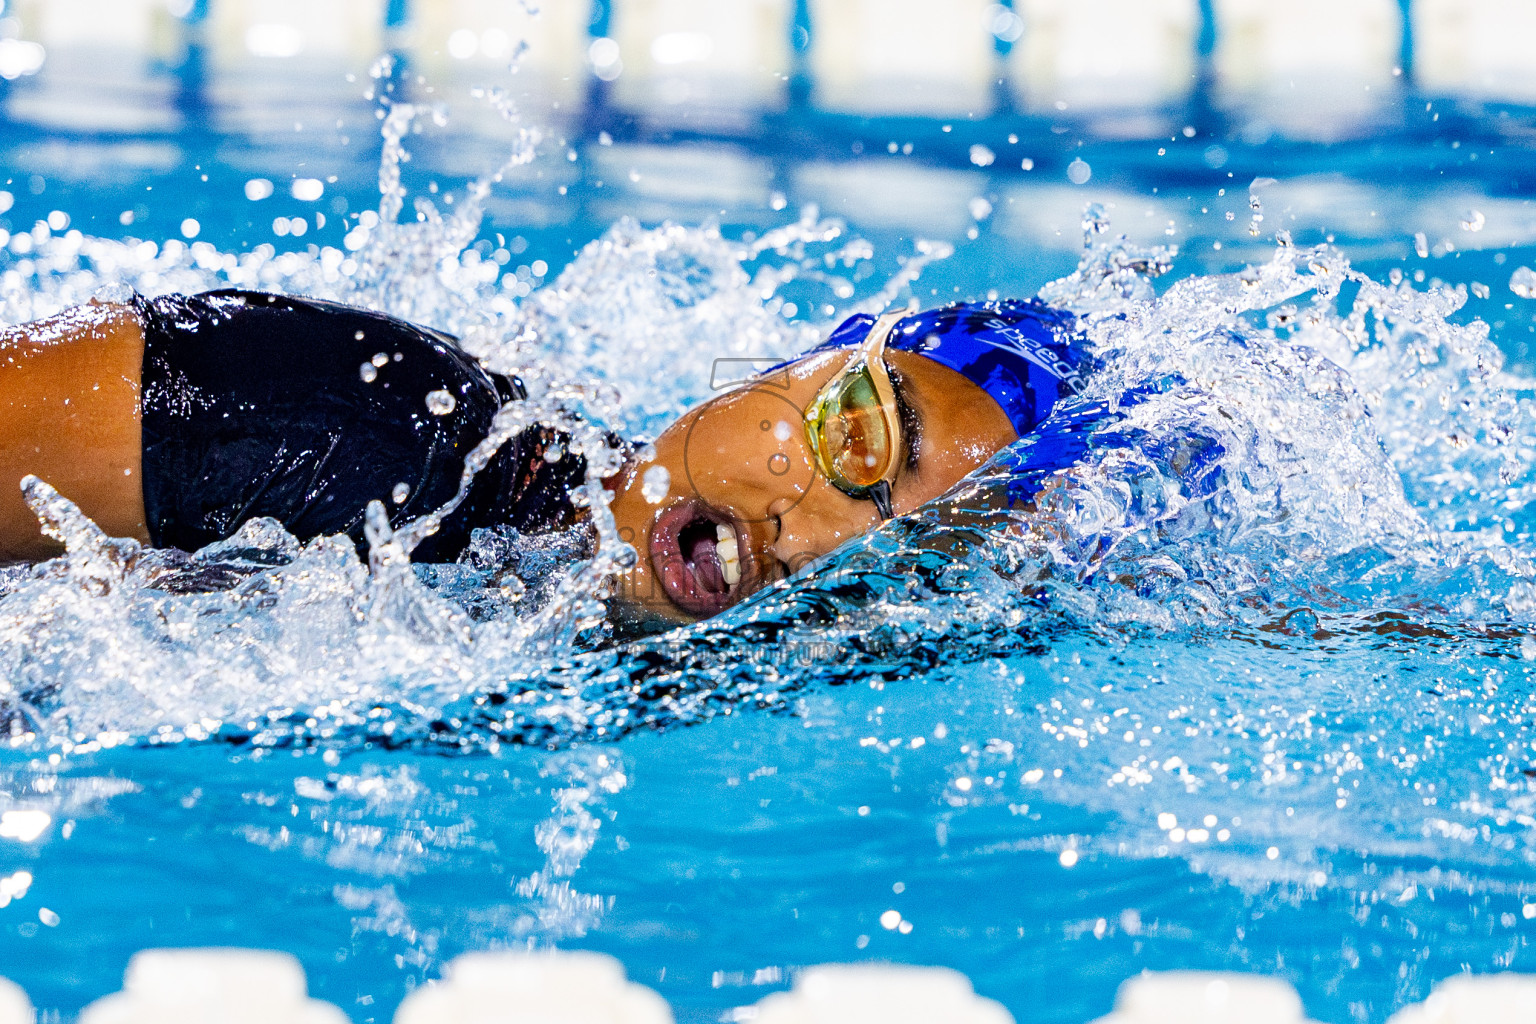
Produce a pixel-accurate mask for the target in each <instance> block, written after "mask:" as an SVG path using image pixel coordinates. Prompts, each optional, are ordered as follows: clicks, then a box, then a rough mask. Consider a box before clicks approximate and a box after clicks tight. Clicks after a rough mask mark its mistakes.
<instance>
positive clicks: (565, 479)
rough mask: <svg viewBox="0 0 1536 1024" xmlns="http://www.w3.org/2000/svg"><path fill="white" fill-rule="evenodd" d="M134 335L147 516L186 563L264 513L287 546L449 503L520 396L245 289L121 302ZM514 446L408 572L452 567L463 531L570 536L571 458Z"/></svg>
mask: <svg viewBox="0 0 1536 1024" xmlns="http://www.w3.org/2000/svg"><path fill="white" fill-rule="evenodd" d="M134 306H135V308H136V310H137V311H138V313H139V317H140V320H141V322H142V324H143V326H144V365H143V375H142V381H143V392H142V398H141V404H142V409H143V445H144V469H143V473H144V477H143V479H144V509H145V516H146V519H147V525H148V527H149V536H150V539H151V540H152V541H153V542H154V544H155V545H156V546H159V547H178V548H182V549H184V550H187V551H192V550H196V549H197V548H199V547H202V546H203V545H205V544H209V543H212V542H213V541H216V540H220V539H222V538H225V537H228V536H229V535H230V534H232V533H233V532H234V531H235V530H237V529H238V528H239V527H240V525H241V524H242V523H244V522H246V521H247V520H249V519H254V518H257V517H259V516H270V517H271V518H273V519H276V520H278V521H279V522H281V523H282V524H283V526H284V527H285V528H286V529H287V530H288V531H289V532H291V533H293V534H294V535H296V536H298V537H299V538H301V539H306V540H307V539H309V538H311V537H316V536H320V535H322V534H336V533H345V534H348V535H350V536H351V537H352V538H353V539H354V540H355V541H356V542H357V543H358V545H359V548H360V549H363V548H364V546H365V544H364V540H363V529H362V524H363V512H364V509H365V508H366V506H367V504H368V502H370V501H373V500H378V501H382V502H383V503H384V505H385V507H386V508H387V509H389V513H390V521H391V522H392V523H395V524H396V525H398V524H400V523H403V522H405V521H407V520H409V519H413V518H415V517H417V516H420V515H424V514H426V513H428V512H431V511H432V510H434V509H436V508H438V507H440V506H441V505H443V504H444V503H445V502H447V501H448V500H449V499H450V498H452V497H453V495H454V494H455V493H456V492H457V490H458V486H459V477H460V474H461V472H462V470H463V463H464V457H465V456H466V455H468V454H469V452H470V450H471V449H473V448H474V447H475V445H476V444H478V443H479V442H480V441H482V440H483V439H484V438H485V436H486V434H487V433H488V432H489V431H490V428H491V420H492V418H493V417H494V416H495V414H496V410H497V409H498V408H500V406H501V405H502V404H503V403H505V402H507V401H510V400H513V399H518V398H524V397H526V392H525V391H524V390H523V385H522V382H521V381H519V380H518V379H517V378H515V377H503V376H499V375H497V374H492V373H489V372H487V371H486V370H485V369H483V368H482V367H481V366H480V365H479V364H478V363H477V362H476V361H475V360H474V358H473V357H471V356H469V355H468V354H466V353H465V352H464V351H463V350H461V349H460V348H459V347H458V346H457V345H456V344H455V342H454V340H453V339H452V338H450V337H448V336H447V335H444V334H439V333H436V332H434V331H429V330H425V329H423V328H420V327H416V326H413V325H411V324H408V323H406V322H404V321H402V320H397V319H395V318H393V317H389V316H385V315H383V314H380V313H374V312H370V311H367V310H362V309H355V308H352V307H350V306H343V305H340V304H337V303H332V302H318V301H315V300H309V299H293V298H288V297H285V296H279V295H262V294H257V293H252V292H243V291H234V290H230V291H215V292H207V293H204V294H202V295H192V296H187V295H166V296H161V297H159V298H155V299H145V298H143V297H135V300H134ZM561 440H563V439H562V438H560V437H559V436H558V435H556V434H555V433H554V432H552V431H525V432H524V433H522V434H520V435H518V436H516V437H514V438H513V439H512V440H510V441H508V442H507V443H506V444H504V445H503V446H502V448H501V450H500V451H499V452H498V453H497V455H496V457H495V458H494V459H492V460H491V463H490V464H489V465H488V466H487V467H486V468H485V470H484V471H482V472H481V473H479V474H478V475H477V476H476V477H475V481H474V484H473V486H472V487H471V489H470V493H469V495H468V497H467V499H466V500H465V502H464V503H463V505H461V506H460V507H459V508H458V509H457V510H456V511H455V512H454V513H453V514H452V515H450V516H449V517H448V518H447V520H446V521H445V522H444V523H443V526H442V529H441V530H439V531H438V533H437V534H436V535H434V536H433V537H430V538H428V539H427V540H426V541H424V542H423V543H422V545H421V546H420V547H418V548H417V550H416V552H415V553H414V556H413V557H414V558H415V559H416V560H418V561H449V560H452V559H453V558H455V557H457V556H458V554H459V553H460V552H461V551H462V550H463V548H464V546H465V545H466V544H467V543H468V541H469V537H470V532H471V531H472V530H474V529H475V528H476V527H481V526H492V525H497V524H505V525H509V526H512V527H515V528H516V529H518V530H520V531H522V532H525V533H527V532H535V533H536V532H542V531H548V530H552V529H558V528H561V527H565V526H569V525H570V524H571V523H573V522H574V520H575V513H574V509H573V508H572V505H571V502H570V499H569V497H568V495H567V488H568V487H570V486H573V485H575V484H578V483H580V482H581V480H582V478H583V472H584V466H583V464H582V462H581V460H580V459H576V458H573V457H571V456H569V455H567V456H565V457H564V458H561V459H559V460H556V461H555V462H553V463H551V462H548V461H546V460H545V458H544V453H545V451H546V450H547V449H548V448H549V446H550V445H551V444H554V443H557V442H559V441H561Z"/></svg>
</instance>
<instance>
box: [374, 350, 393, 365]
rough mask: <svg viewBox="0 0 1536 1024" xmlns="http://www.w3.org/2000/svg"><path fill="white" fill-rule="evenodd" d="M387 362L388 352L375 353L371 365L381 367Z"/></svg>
mask: <svg viewBox="0 0 1536 1024" xmlns="http://www.w3.org/2000/svg"><path fill="white" fill-rule="evenodd" d="M387 362H389V353H388V352H375V353H374V354H373V365H374V366H383V365H384V364H385V363H387Z"/></svg>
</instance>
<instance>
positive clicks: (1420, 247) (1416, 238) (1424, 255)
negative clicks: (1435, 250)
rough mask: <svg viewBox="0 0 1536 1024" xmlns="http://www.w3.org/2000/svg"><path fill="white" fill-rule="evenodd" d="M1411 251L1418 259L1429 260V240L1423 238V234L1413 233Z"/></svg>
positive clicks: (1420, 232)
mask: <svg viewBox="0 0 1536 1024" xmlns="http://www.w3.org/2000/svg"><path fill="white" fill-rule="evenodd" d="M1413 251H1414V252H1415V253H1417V254H1418V257H1419V259H1421V260H1426V259H1429V239H1428V238H1427V237H1426V236H1425V234H1424V232H1422V231H1417V232H1414V235H1413Z"/></svg>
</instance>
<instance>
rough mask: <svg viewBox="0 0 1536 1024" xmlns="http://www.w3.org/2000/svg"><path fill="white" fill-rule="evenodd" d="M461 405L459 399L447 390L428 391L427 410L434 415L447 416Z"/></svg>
mask: <svg viewBox="0 0 1536 1024" xmlns="http://www.w3.org/2000/svg"><path fill="white" fill-rule="evenodd" d="M458 406H459V400H458V399H457V398H454V397H453V395H451V394H449V393H448V392H447V391H445V390H441V389H440V390H437V391H428V392H427V411H428V412H430V413H431V414H432V415H433V416H447V415H448V414H449V413H451V412H453V410H454V409H457V408H458Z"/></svg>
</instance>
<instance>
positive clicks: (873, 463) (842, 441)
mask: <svg viewBox="0 0 1536 1024" xmlns="http://www.w3.org/2000/svg"><path fill="white" fill-rule="evenodd" d="M893 419H894V417H893V416H892V410H890V409H888V408H886V404H885V402H883V401H882V400H881V398H880V392H879V390H878V389H877V388H876V386H875V381H874V377H873V375H872V374H871V373H870V371H869V367H868V366H867V365H866V366H862V367H860V368H859V369H858V370H856V371H854V372H853V373H849V374H846V375H844V376H843V378H842V379H841V380H839V381H838V382H837V383H836V384H834V385H833V387H832V388H830V389H829V390H828V392H827V393H825V395H824V397H823V398H821V400H820V401H818V402H817V403H816V404H815V405H814V406H813V407H812V411H811V416H809V417H807V420H808V425H809V426H810V427H811V435H812V448H813V449H814V450H815V453H816V461H817V464H818V465H819V467H820V468H821V471H822V472H823V473H825V474H826V476H827V479H828V480H829V481H831V483H832V484H833V486H835V487H838V488H840V489H842V490H845V491H853V492H858V493H860V494H862V492H864V491H865V490H867V489H869V488H870V487H873V486H874V485H875V484H877V483H879V482H880V481H881V480H884V479H886V477H887V476H888V475H889V473H890V471H891V468H892V467H891V462H892V460H893V459H894V457H895V450H896V438H897V436H898V433H897V428H896V427H895V424H894V422H893Z"/></svg>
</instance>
